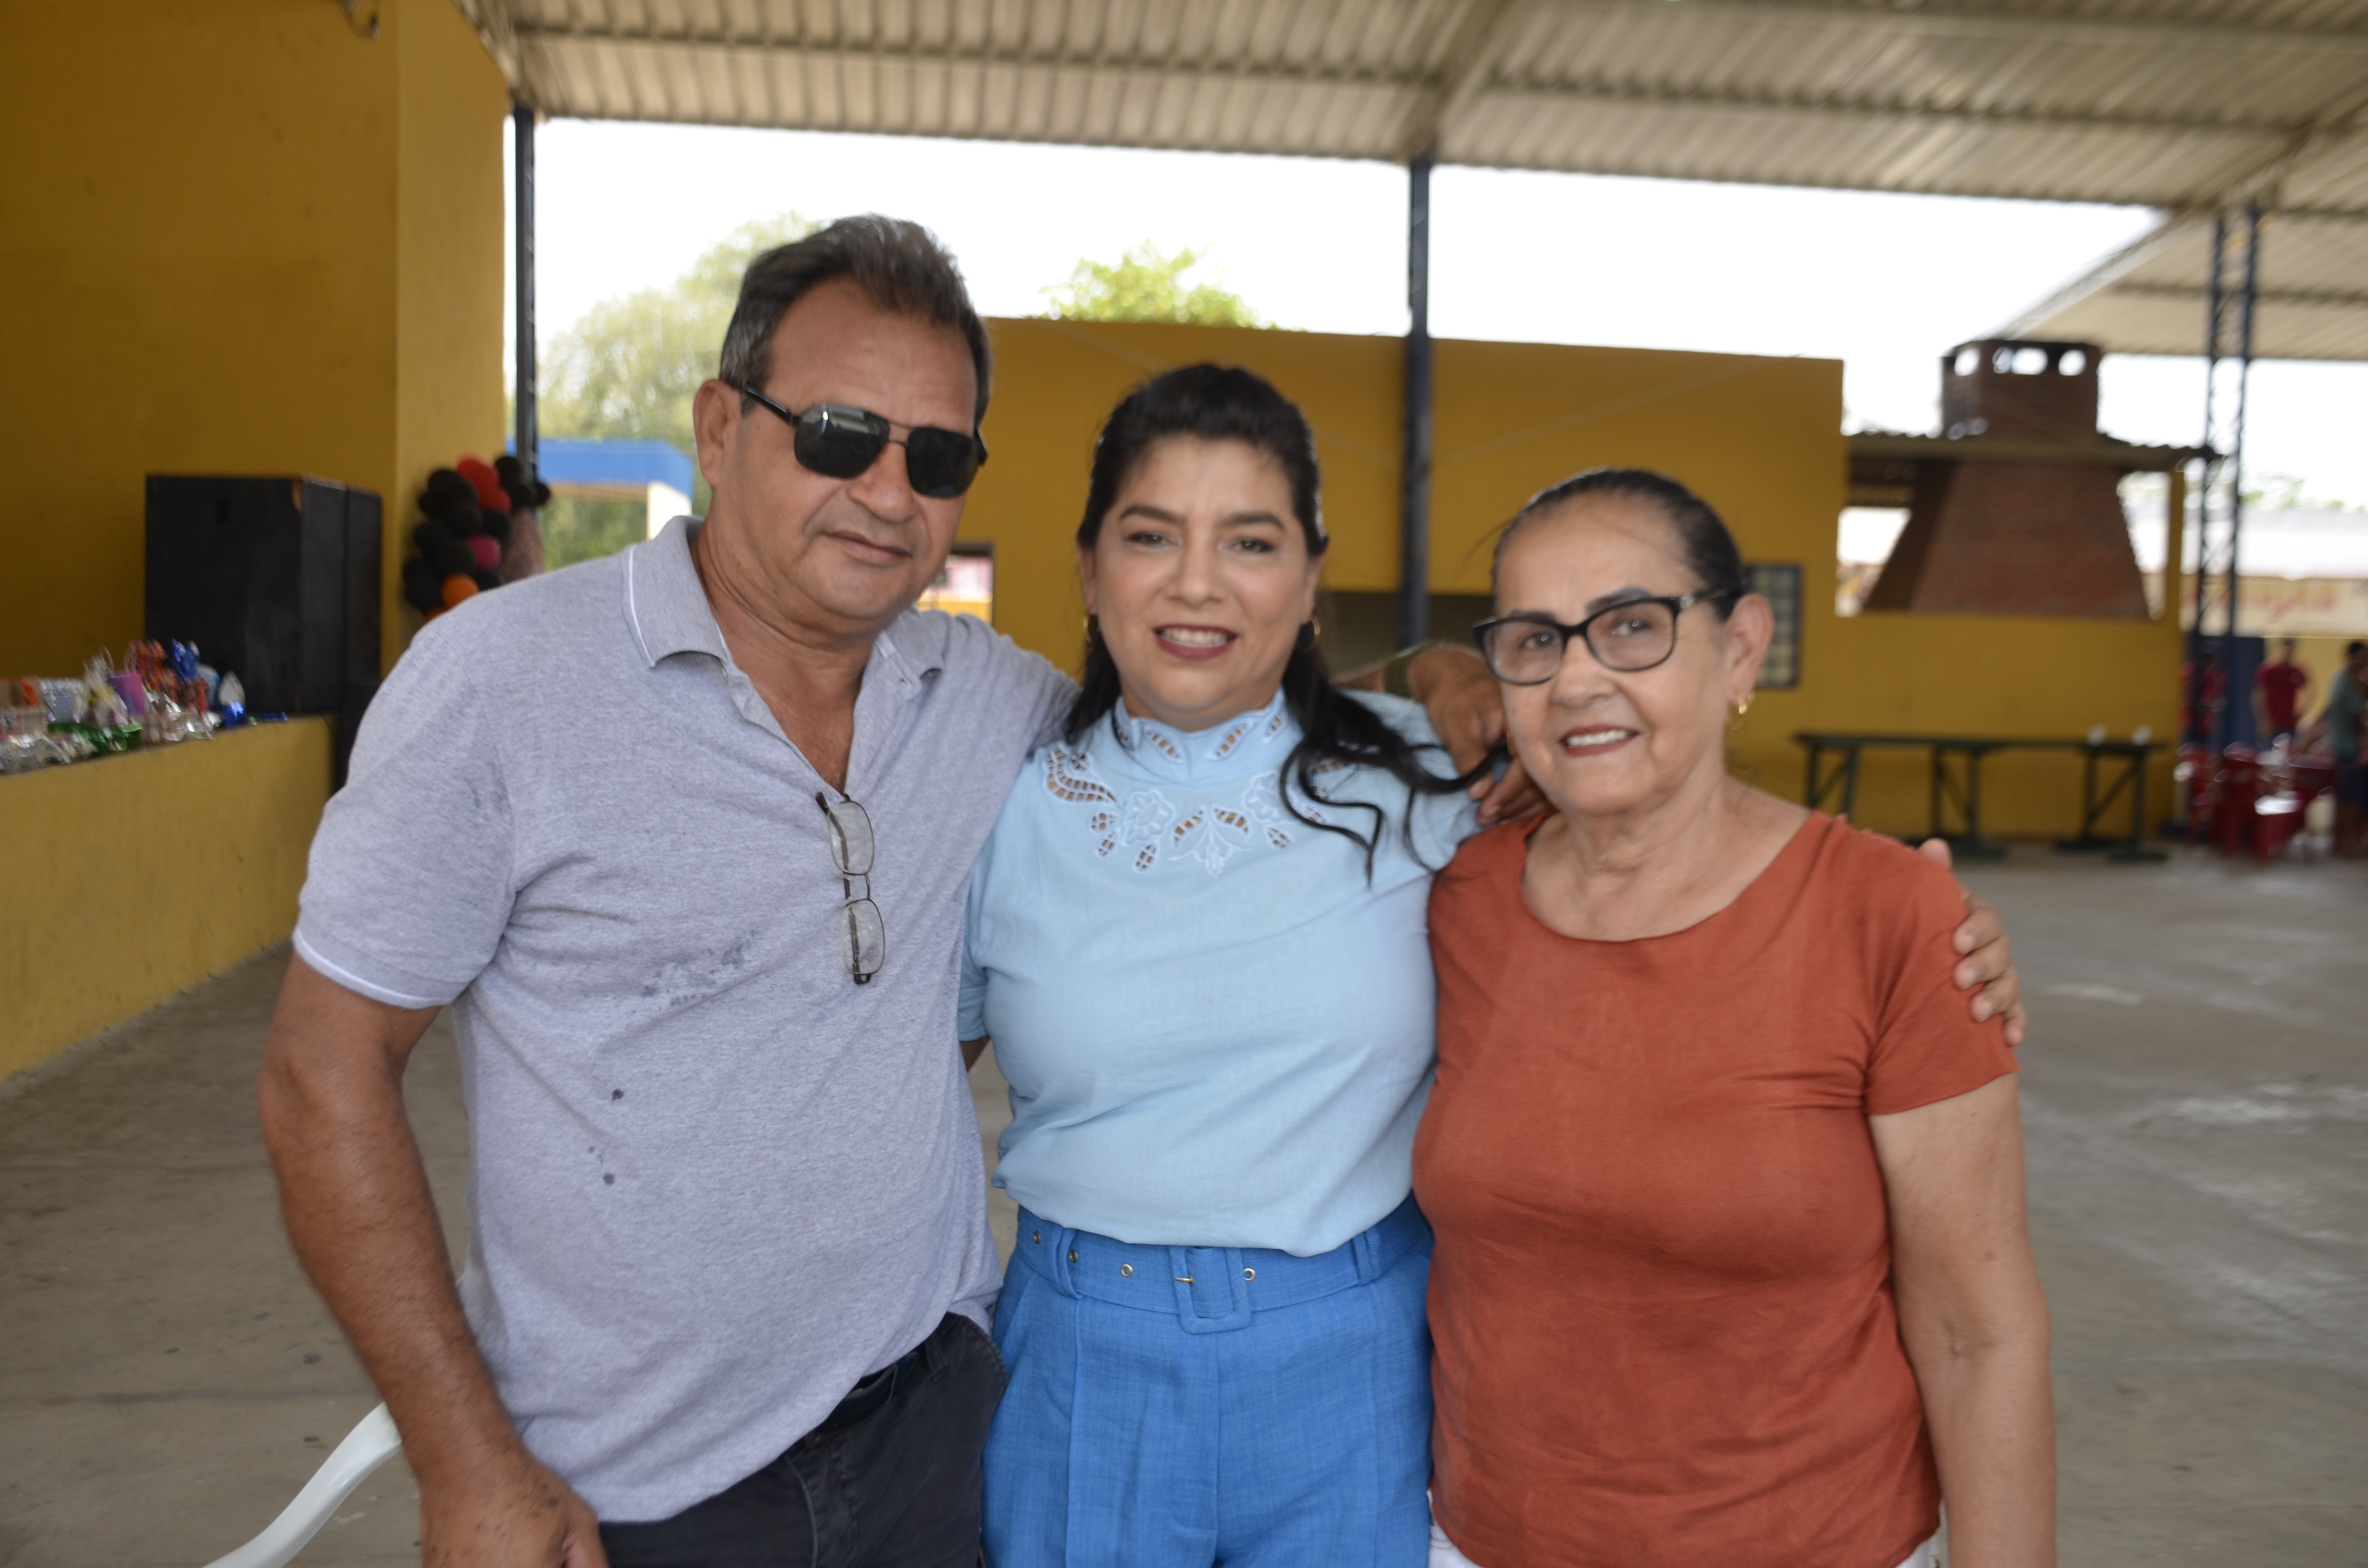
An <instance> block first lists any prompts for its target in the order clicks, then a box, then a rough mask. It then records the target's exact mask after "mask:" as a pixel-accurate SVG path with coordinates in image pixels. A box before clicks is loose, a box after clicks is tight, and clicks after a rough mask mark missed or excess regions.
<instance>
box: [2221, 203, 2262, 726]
mask: <svg viewBox="0 0 2368 1568" xmlns="http://www.w3.org/2000/svg"><path fill="white" fill-rule="evenodd" d="M2260 267H2261V209H2260V205H2259V204H2258V203H2257V204H2255V205H2254V206H2251V207H2248V208H2247V209H2246V210H2245V281H2244V284H2243V286H2242V288H2241V290H2240V291H2239V292H2238V294H2237V419H2236V424H2235V426H2233V427H2232V428H2231V429H2230V431H2229V433H2228V568H2227V578H2226V582H2227V588H2226V597H2227V601H2228V610H2227V616H2228V619H2226V621H2225V622H2224V623H2223V625H2224V627H2225V630H2224V631H2223V632H2222V634H2221V639H2220V670H2221V673H2222V674H2223V675H2224V676H2227V677H2228V682H2229V684H2228V687H2227V693H2228V696H2227V700H2226V703H2225V704H2224V705H2223V706H2222V708H2221V710H2220V735H2219V744H2222V745H2224V746H2225V745H2226V744H2229V743H2230V742H2231V741H2233V740H2235V739H2236V738H2237V719H2236V714H2237V702H2238V701H2239V700H2240V699H2239V697H2238V695H2237V687H2236V680H2235V668H2236V665H2235V655H2236V652H2237V593H2238V586H2239V583H2240V574H2239V573H2238V570H2237V549H2238V547H2239V545H2241V544H2242V542H2243V540H2244V537H2245V411H2246V403H2247V402H2248V400H2249V398H2250V395H2251V392H2252V382H2253V305H2254V302H2255V301H2256V300H2257V299H2258V297H2259V295H2260ZM2241 700H2243V701H2245V702H2248V703H2249V702H2250V701H2251V700H2252V693H2251V691H2250V690H2249V689H2248V690H2247V691H2246V692H2245V693H2244V695H2243V698H2242V699H2241Z"/></svg>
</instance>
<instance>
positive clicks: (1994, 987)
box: [1916, 838, 2031, 1046]
mask: <svg viewBox="0 0 2368 1568" xmlns="http://www.w3.org/2000/svg"><path fill="white" fill-rule="evenodd" d="M1916 853H1918V855H1921V856H1923V857H1924V858H1926V859H1927V860H1930V861H1932V862H1934V863H1935V864H1937V865H1939V866H1941V868H1942V869H1949V868H1950V866H1951V864H1952V862H1951V860H1950V858H1949V842H1948V840H1946V839H1944V838H1928V839H1926V840H1925V841H1924V842H1923V843H1922V844H1920V845H1918V846H1917V847H1916ZM1958 891H1959V892H1964V888H1963V886H1962V885H1960V887H1959V889H1958ZM1951 940H1952V944H1953V945H1954V946H1955V948H1956V949H1957V951H1959V952H1960V953H1963V954H1964V955H1965V956H1964V958H1963V959H1962V960H1959V962H1958V964H1957V967H1956V969H1955V970H1954V971H1952V973H1951V975H1950V978H1951V979H1952V980H1953V981H1955V982H1956V985H1957V989H1958V990H1960V991H1971V992H1972V993H1973V994H1974V999H1973V1002H1972V1004H1971V1008H1972V1012H1973V1015H1974V1021H1975V1023H1980V1022H1982V1021H1983V1020H1985V1019H1987V1018H2003V1019H2005V1020H2006V1023H2005V1029H2006V1042H2007V1044H2009V1045H2010V1046H2020V1045H2021V1043H2022V1038H2023V1035H2024V1033H2025V1032H2026V1030H2027V1029H2028V1027H2029V1025H2030V1021H2031V1019H2030V1015H2029V1014H2027V1013H2026V1012H2024V1011H2023V1006H2022V977H2021V975H2020V974H2018V973H2016V972H2015V968H2014V951H2013V949H2012V948H2011V947H2009V945H2008V943H2007V939H2006V922H2005V920H2003V919H2002V918H2000V917H1999V915H1998V909H1997V907H1996V906H1995V905H1993V904H1992V903H1990V901H1989V900H1987V899H1986V898H1984V897H1982V896H1981V895H1980V894H1979V893H1975V892H1966V893H1965V923H1964V925H1962V926H1958V927H1957V930H1956V934H1955V935H1954V937H1952V938H1951Z"/></svg>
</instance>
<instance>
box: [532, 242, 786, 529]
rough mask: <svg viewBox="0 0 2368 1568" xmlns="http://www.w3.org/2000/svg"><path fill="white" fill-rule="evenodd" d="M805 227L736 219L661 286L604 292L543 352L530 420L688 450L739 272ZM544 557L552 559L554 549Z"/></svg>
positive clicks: (546, 430) (593, 436)
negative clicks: (610, 296) (613, 296)
mask: <svg viewBox="0 0 2368 1568" xmlns="http://www.w3.org/2000/svg"><path fill="white" fill-rule="evenodd" d="M814 228H815V225H814V224H813V223H811V222H807V221H806V220H805V219H803V218H801V217H799V216H798V215H797V214H796V213H794V212H790V213H784V214H783V215H782V216H780V217H779V218H772V219H768V220H764V221H761V222H755V223H747V224H744V225H743V226H741V227H740V228H738V229H735V230H734V231H733V233H731V234H730V235H729V236H728V237H727V238H725V239H724V240H723V243H722V244H718V245H716V246H715V247H714V248H713V249H712V250H710V251H709V252H708V253H707V254H706V255H704V256H700V258H699V259H698V261H696V262H694V263H693V264H692V265H691V268H690V270H689V271H688V272H686V273H684V274H683V275H682V276H681V277H680V278H676V279H675V280H674V281H673V282H672V283H670V284H667V285H666V287H665V288H662V289H643V290H640V291H639V292H637V293H632V294H628V295H626V296H625V297H624V298H622V299H619V300H603V301H600V302H599V303H598V304H597V305H595V306H593V307H592V308H591V309H590V310H589V311H586V312H585V313H584V317H583V319H582V320H581V321H578V322H577V323H576V324H575V325H573V326H571V327H569V328H568V329H567V330H566V331H564V332H563V333H561V334H560V335H558V336H557V337H556V338H555V339H553V340H552V343H551V345H550V346H549V347H548V348H547V349H546V350H545V351H544V353H543V357H542V359H543V362H542V365H541V382H542V385H541V406H540V407H539V409H538V410H537V419H536V423H537V425H538V426H539V427H540V429H541V433H542V434H544V435H546V436H562V437H577V438H579V439H586V440H611V441H664V442H666V443H667V444H668V445H670V446H673V447H675V448H677V449H680V450H682V451H685V452H690V453H693V454H694V455H695V454H696V453H697V451H698V448H697V446H696V444H695V443H694V442H693V440H692V438H691V433H690V403H691V397H692V395H693V394H694V393H696V392H698V391H699V384H700V382H701V381H705V380H706V379H707V378H708V377H710V376H712V375H713V374H714V373H715V361H716V357H717V356H718V354H719V353H721V352H722V350H723V329H724V328H725V327H726V326H728V325H730V324H731V321H732V307H733V306H734V303H736V302H737V301H738V300H739V297H740V275H741V273H742V272H744V271H746V269H747V266H748V263H749V262H750V261H752V260H753V259H755V257H756V256H757V254H758V253H759V252H761V251H767V250H770V249H772V248H773V247H774V246H775V245H780V244H788V243H789V242H790V241H791V240H794V239H799V238H801V237H803V236H804V235H806V234H810V233H814ZM692 499H693V503H694V506H704V504H705V499H706V485H705V483H703V482H702V483H700V494H699V495H697V496H694V497H693V498H692ZM587 505H588V506H591V507H593V508H597V507H598V506H605V505H608V504H607V503H591V504H587ZM620 505H621V504H620ZM590 515H591V514H590V512H589V511H587V512H586V516H587V517H588V516H590ZM596 531H598V530H596ZM587 537H589V536H587ZM600 537H606V534H605V532H602V533H600ZM636 537H638V536H636ZM549 542H551V543H552V545H554V546H555V545H556V543H557V541H556V540H551V541H549ZM601 553H605V552H601ZM550 560H551V563H552V565H554V566H556V565H559V564H561V561H560V557H559V555H558V553H557V551H556V550H555V549H554V550H553V551H552V554H551V556H550Z"/></svg>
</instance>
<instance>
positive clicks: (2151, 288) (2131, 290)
mask: <svg viewBox="0 0 2368 1568" xmlns="http://www.w3.org/2000/svg"><path fill="white" fill-rule="evenodd" d="M2203 292H2204V291H2203V286H2202V285H2201V284H2189V283H2140V282H2136V281H2135V280H2130V281H2123V282H2120V283H2114V284H2111V285H2109V286H2108V287H2107V288H2106V289H2105V290H2103V297H2105V298H2107V299H2124V300H2180V301H2187V300H2201V299H2203ZM2253 298H2254V299H2255V300H2256V301H2258V302H2260V303H2261V304H2264V305H2316V306H2320V307H2324V308H2328V309H2333V310H2344V311H2357V310H2368V294H2353V293H2346V292H2343V291H2342V290H2332V289H2263V290H2260V291H2259V292H2257V293H2256V294H2255V295H2254V296H2253Z"/></svg>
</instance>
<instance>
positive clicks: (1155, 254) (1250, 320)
mask: <svg viewBox="0 0 2368 1568" xmlns="http://www.w3.org/2000/svg"><path fill="white" fill-rule="evenodd" d="M1200 259H1201V256H1200V253H1199V252H1198V251H1191V250H1181V251H1178V252H1177V253H1176V254H1175V255H1174V256H1167V255H1164V254H1162V253H1161V251H1160V250H1159V248H1158V247H1157V246H1156V245H1154V244H1152V243H1151V242H1150V241H1148V240H1145V241H1144V243H1143V244H1139V245H1135V246H1133V248H1131V249H1129V250H1128V251H1127V253H1126V254H1125V255H1124V256H1121V257H1120V258H1119V261H1118V263H1117V265H1116V266H1105V265H1104V264H1102V263H1101V262H1099V261H1080V262H1078V263H1077V269H1076V271H1075V272H1072V273H1071V274H1069V280H1068V281H1067V282H1066V283H1064V284H1062V285H1061V286H1060V287H1059V288H1056V289H1047V290H1044V291H1043V292H1044V295H1045V297H1046V298H1047V299H1049V300H1050V301H1052V309H1051V310H1049V311H1047V312H1045V315H1046V316H1049V317H1050V318H1051V319H1053V321H1133V322H1144V321H1147V322H1177V323H1180V324H1185V325H1189V326H1272V325H1273V323H1272V322H1269V321H1268V320H1267V319H1266V318H1265V317H1263V316H1261V315H1259V314H1258V312H1256V311H1254V310H1252V309H1250V307H1249V306H1248V304H1247V303H1246V302H1245V301H1243V299H1242V297H1241V296H1240V295H1239V294H1236V293H1234V292H1232V291H1231V290H1225V289H1220V288H1218V287H1217V286H1216V285H1215V284H1213V283H1194V284H1192V285H1190V287H1187V286H1186V284H1185V282H1184V274H1185V273H1187V272H1189V271H1190V270H1191V269H1192V267H1193V266H1194V264H1196V263H1197V262H1199V261H1200Z"/></svg>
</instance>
